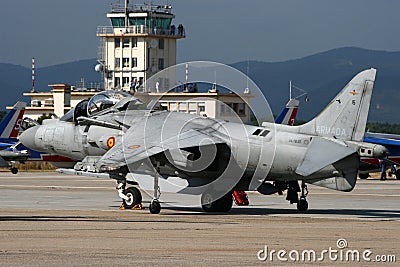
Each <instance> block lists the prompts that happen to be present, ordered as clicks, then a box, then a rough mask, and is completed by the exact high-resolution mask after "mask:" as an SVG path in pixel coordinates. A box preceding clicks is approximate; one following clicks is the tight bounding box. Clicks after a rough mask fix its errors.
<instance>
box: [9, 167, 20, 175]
mask: <svg viewBox="0 0 400 267" xmlns="http://www.w3.org/2000/svg"><path fill="white" fill-rule="evenodd" d="M10 171H11V173H12V174H17V173H18V169H17V168H15V167H12V168H11V169H10Z"/></svg>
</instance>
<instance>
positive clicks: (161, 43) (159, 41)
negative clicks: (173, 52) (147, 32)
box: [158, 39, 164, 49]
mask: <svg viewBox="0 0 400 267" xmlns="http://www.w3.org/2000/svg"><path fill="white" fill-rule="evenodd" d="M158 48H159V49H164V39H158Z"/></svg>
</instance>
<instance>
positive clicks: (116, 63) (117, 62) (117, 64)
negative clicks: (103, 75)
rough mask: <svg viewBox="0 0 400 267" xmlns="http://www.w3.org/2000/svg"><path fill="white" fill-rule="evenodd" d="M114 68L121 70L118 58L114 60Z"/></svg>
mask: <svg viewBox="0 0 400 267" xmlns="http://www.w3.org/2000/svg"><path fill="white" fill-rule="evenodd" d="M115 68H116V69H119V68H121V59H120V58H119V57H117V58H115Z"/></svg>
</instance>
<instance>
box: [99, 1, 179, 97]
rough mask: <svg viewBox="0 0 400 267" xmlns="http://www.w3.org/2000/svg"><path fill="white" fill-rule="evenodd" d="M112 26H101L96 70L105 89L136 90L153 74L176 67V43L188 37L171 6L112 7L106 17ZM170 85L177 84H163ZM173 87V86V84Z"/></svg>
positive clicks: (115, 5) (116, 5)
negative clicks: (102, 79) (177, 23)
mask: <svg viewBox="0 0 400 267" xmlns="http://www.w3.org/2000/svg"><path fill="white" fill-rule="evenodd" d="M107 17H108V18H109V19H110V22H111V26H100V27H98V29H97V36H98V37H100V47H99V52H98V62H99V65H97V66H96V70H97V71H99V72H102V73H103V77H104V87H105V89H106V90H110V89H118V90H124V91H133V90H135V91H137V90H138V89H139V87H140V86H141V85H142V84H143V83H144V82H145V81H146V80H147V79H148V78H150V77H151V76H152V75H153V74H155V73H157V72H158V71H160V70H162V69H164V68H168V67H170V66H173V65H175V64H176V40H178V39H182V38H185V29H184V27H183V26H182V25H178V26H176V25H173V23H172V21H173V19H174V18H175V16H174V14H172V7H171V6H169V5H163V6H156V5H152V4H143V5H134V4H130V3H129V0H125V3H124V4H113V5H112V6H111V12H110V13H108V14H107ZM160 83H164V84H160V85H161V86H167V87H168V86H169V83H174V81H168V80H164V81H160ZM171 85H173V84H171Z"/></svg>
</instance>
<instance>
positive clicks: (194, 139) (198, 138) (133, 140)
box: [97, 122, 225, 168]
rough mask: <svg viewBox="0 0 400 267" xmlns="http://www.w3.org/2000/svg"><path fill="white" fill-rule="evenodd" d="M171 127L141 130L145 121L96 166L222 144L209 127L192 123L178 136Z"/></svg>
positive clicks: (135, 127)
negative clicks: (166, 152)
mask: <svg viewBox="0 0 400 267" xmlns="http://www.w3.org/2000/svg"><path fill="white" fill-rule="evenodd" d="M147 123H148V124H147V125H152V127H153V125H157V124H154V123H153V122H150V123H149V122H147ZM170 123H171V122H170ZM189 124H190V122H189ZM172 125H173V124H170V125H168V126H167V127H168V128H167V129H166V127H162V126H161V125H158V126H154V127H153V128H154V129H152V130H151V131H148V130H144V129H145V126H146V122H142V123H140V124H139V125H135V126H134V127H131V128H130V129H129V130H128V131H127V132H126V133H125V134H124V136H123V141H122V142H121V143H118V144H117V145H115V146H114V147H113V148H111V149H110V150H109V151H108V152H107V153H106V154H104V155H103V156H102V157H101V159H100V160H99V161H98V162H97V167H99V168H101V167H122V166H125V165H127V164H133V163H136V162H139V161H141V160H143V159H146V158H149V157H151V156H153V155H156V154H158V153H161V152H165V151H173V150H179V149H183V148H188V147H196V146H206V145H211V144H220V143H225V142H224V141H223V140H221V139H220V138H219V137H217V136H216V135H214V134H213V132H214V131H215V130H214V129H212V128H211V127H209V125H199V124H194V125H192V126H193V127H189V128H188V129H187V130H181V131H180V132H179V134H176V133H175V132H176V129H177V128H178V129H179V128H181V127H179V125H177V127H172ZM186 125H187V124H186ZM160 131H162V132H160Z"/></svg>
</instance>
